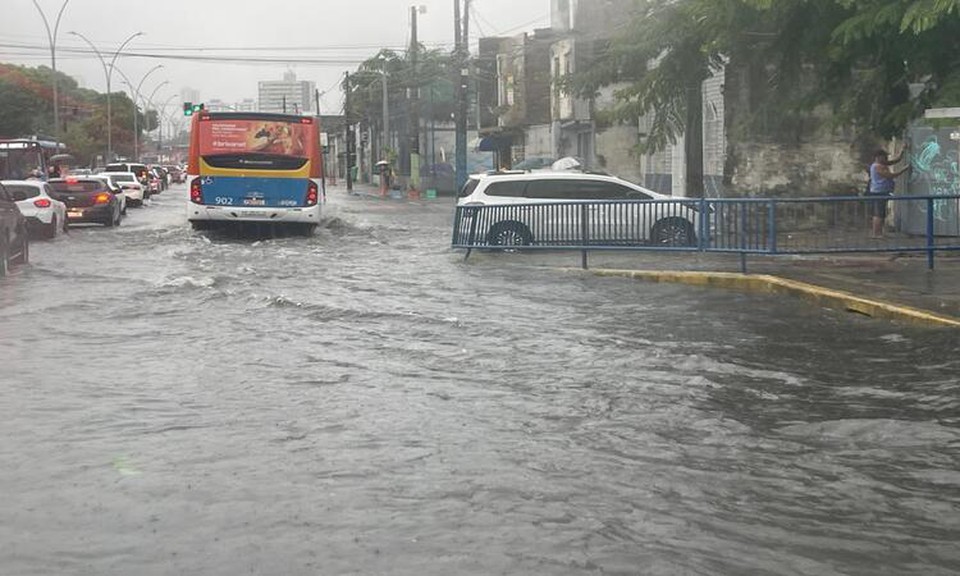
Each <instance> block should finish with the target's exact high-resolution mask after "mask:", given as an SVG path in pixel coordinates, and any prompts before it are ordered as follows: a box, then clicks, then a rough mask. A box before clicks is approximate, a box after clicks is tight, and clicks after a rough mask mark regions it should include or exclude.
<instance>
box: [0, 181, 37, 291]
mask: <svg viewBox="0 0 960 576" xmlns="http://www.w3.org/2000/svg"><path fill="white" fill-rule="evenodd" d="M29 261H30V237H29V235H28V233H27V220H26V218H24V217H23V214H21V213H20V209H19V208H17V204H16V202H15V201H14V199H13V195H12V194H11V193H10V192H9V191H8V190H7V188H6V186H4V185H3V184H0V277H2V276H6V275H7V271H8V270H9V269H10V267H11V266H14V265H17V264H27V263H28V262H29Z"/></svg>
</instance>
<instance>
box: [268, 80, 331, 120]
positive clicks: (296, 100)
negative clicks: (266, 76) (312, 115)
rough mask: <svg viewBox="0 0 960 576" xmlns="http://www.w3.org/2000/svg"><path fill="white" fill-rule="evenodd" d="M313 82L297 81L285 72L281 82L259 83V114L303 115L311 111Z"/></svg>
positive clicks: (314, 87)
mask: <svg viewBox="0 0 960 576" xmlns="http://www.w3.org/2000/svg"><path fill="white" fill-rule="evenodd" d="M316 89H317V85H316V83H315V82H308V81H306V80H301V81H298V80H297V75H296V73H294V72H287V73H286V74H284V75H283V80H264V81H261V82H260V112H276V113H283V112H286V113H287V114H303V113H305V112H309V111H310V110H312V109H313V107H312V105H311V103H312V102H313V95H314V93H315V92H316Z"/></svg>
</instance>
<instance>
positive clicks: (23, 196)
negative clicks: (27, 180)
mask: <svg viewBox="0 0 960 576" xmlns="http://www.w3.org/2000/svg"><path fill="white" fill-rule="evenodd" d="M7 192H9V193H10V195H11V196H12V197H13V201H14V202H20V201H21V200H27V199H29V198H35V197H37V196H39V195H40V190H39V189H38V188H37V187H35V186H22V185H21V186H18V185H16V184H12V185H8V186H7Z"/></svg>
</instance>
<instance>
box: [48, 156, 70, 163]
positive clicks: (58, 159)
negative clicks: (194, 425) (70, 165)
mask: <svg viewBox="0 0 960 576" xmlns="http://www.w3.org/2000/svg"><path fill="white" fill-rule="evenodd" d="M50 161H51V162H73V156H71V155H70V154H54V155H53V156H51V157H50Z"/></svg>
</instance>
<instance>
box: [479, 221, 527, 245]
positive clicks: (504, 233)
mask: <svg viewBox="0 0 960 576" xmlns="http://www.w3.org/2000/svg"><path fill="white" fill-rule="evenodd" d="M487 244H489V245H491V246H529V245H531V244H533V235H532V234H531V233H530V229H529V228H527V227H526V226H525V225H524V224H521V223H520V222H500V223H497V224H494V225H493V227H492V228H490V232H488V233H487Z"/></svg>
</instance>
